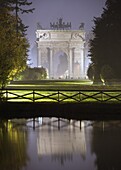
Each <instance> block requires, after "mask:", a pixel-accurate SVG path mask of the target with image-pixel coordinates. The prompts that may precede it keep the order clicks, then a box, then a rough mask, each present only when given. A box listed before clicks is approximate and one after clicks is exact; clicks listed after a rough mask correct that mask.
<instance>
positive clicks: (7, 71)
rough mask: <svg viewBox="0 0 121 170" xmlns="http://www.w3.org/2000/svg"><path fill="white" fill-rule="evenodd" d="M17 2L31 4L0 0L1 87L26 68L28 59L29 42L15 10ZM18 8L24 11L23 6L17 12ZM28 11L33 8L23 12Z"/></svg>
mask: <svg viewBox="0 0 121 170" xmlns="http://www.w3.org/2000/svg"><path fill="white" fill-rule="evenodd" d="M16 3H17V4H18V5H19V6H21V5H30V4H31V3H28V2H27V0H0V87H2V88H4V87H5V86H6V85H7V83H8V81H9V80H11V79H13V77H14V76H15V75H16V74H17V73H19V72H21V71H22V70H24V69H25V68H26V65H27V64H26V63H27V59H28V48H29V43H28V40H27V39H26V37H25V31H26V30H25V26H24V24H23V23H22V20H21V19H20V18H19V16H18V15H17V16H16V15H15V14H14V12H13V10H14V9H16V6H15V7H14V4H16ZM18 9H19V10H21V11H22V9H21V8H17V12H18ZM27 11H29V12H30V11H31V10H23V11H22V12H27ZM16 17H17V20H16ZM18 21H20V22H19V24H18ZM16 25H17V26H18V27H16Z"/></svg>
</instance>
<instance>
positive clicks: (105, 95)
mask: <svg viewBox="0 0 121 170" xmlns="http://www.w3.org/2000/svg"><path fill="white" fill-rule="evenodd" d="M0 101H1V102H58V103H62V102H76V103H80V102H121V90H53V89H45V90H41V89H4V90H1V91H0Z"/></svg>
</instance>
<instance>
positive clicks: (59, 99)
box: [58, 90, 60, 103]
mask: <svg viewBox="0 0 121 170" xmlns="http://www.w3.org/2000/svg"><path fill="white" fill-rule="evenodd" d="M59 102H60V97H59V90H58V103H59Z"/></svg>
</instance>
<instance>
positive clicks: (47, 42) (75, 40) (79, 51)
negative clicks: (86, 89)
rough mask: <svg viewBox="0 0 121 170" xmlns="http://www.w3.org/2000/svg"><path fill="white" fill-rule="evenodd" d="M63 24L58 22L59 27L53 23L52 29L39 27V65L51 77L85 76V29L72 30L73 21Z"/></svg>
mask: <svg viewBox="0 0 121 170" xmlns="http://www.w3.org/2000/svg"><path fill="white" fill-rule="evenodd" d="M61 22H62V21H61ZM59 24H60V25H59ZM64 24H65V23H64ZM62 26H63V24H62V23H58V27H57V28H56V25H54V24H51V29H50V30H47V29H37V31H36V42H37V50H38V57H37V66H38V67H44V68H46V69H47V72H48V76H49V78H50V79H51V78H74V79H78V78H85V68H84V62H85V55H84V44H85V31H84V29H83V27H81V29H79V30H71V28H70V27H71V23H70V24H69V23H67V24H66V25H64V26H63V27H62ZM67 26H68V28H67V29H65V28H66V27H67ZM55 28H56V29H55Z"/></svg>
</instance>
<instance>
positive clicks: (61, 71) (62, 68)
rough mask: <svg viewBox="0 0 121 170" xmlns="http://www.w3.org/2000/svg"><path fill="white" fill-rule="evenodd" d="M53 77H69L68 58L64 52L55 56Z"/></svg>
mask: <svg viewBox="0 0 121 170" xmlns="http://www.w3.org/2000/svg"><path fill="white" fill-rule="evenodd" d="M53 75H54V78H62V79H65V78H67V77H68V56H67V54H66V53H64V52H63V51H60V52H58V53H56V54H55V55H54V56H53Z"/></svg>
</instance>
